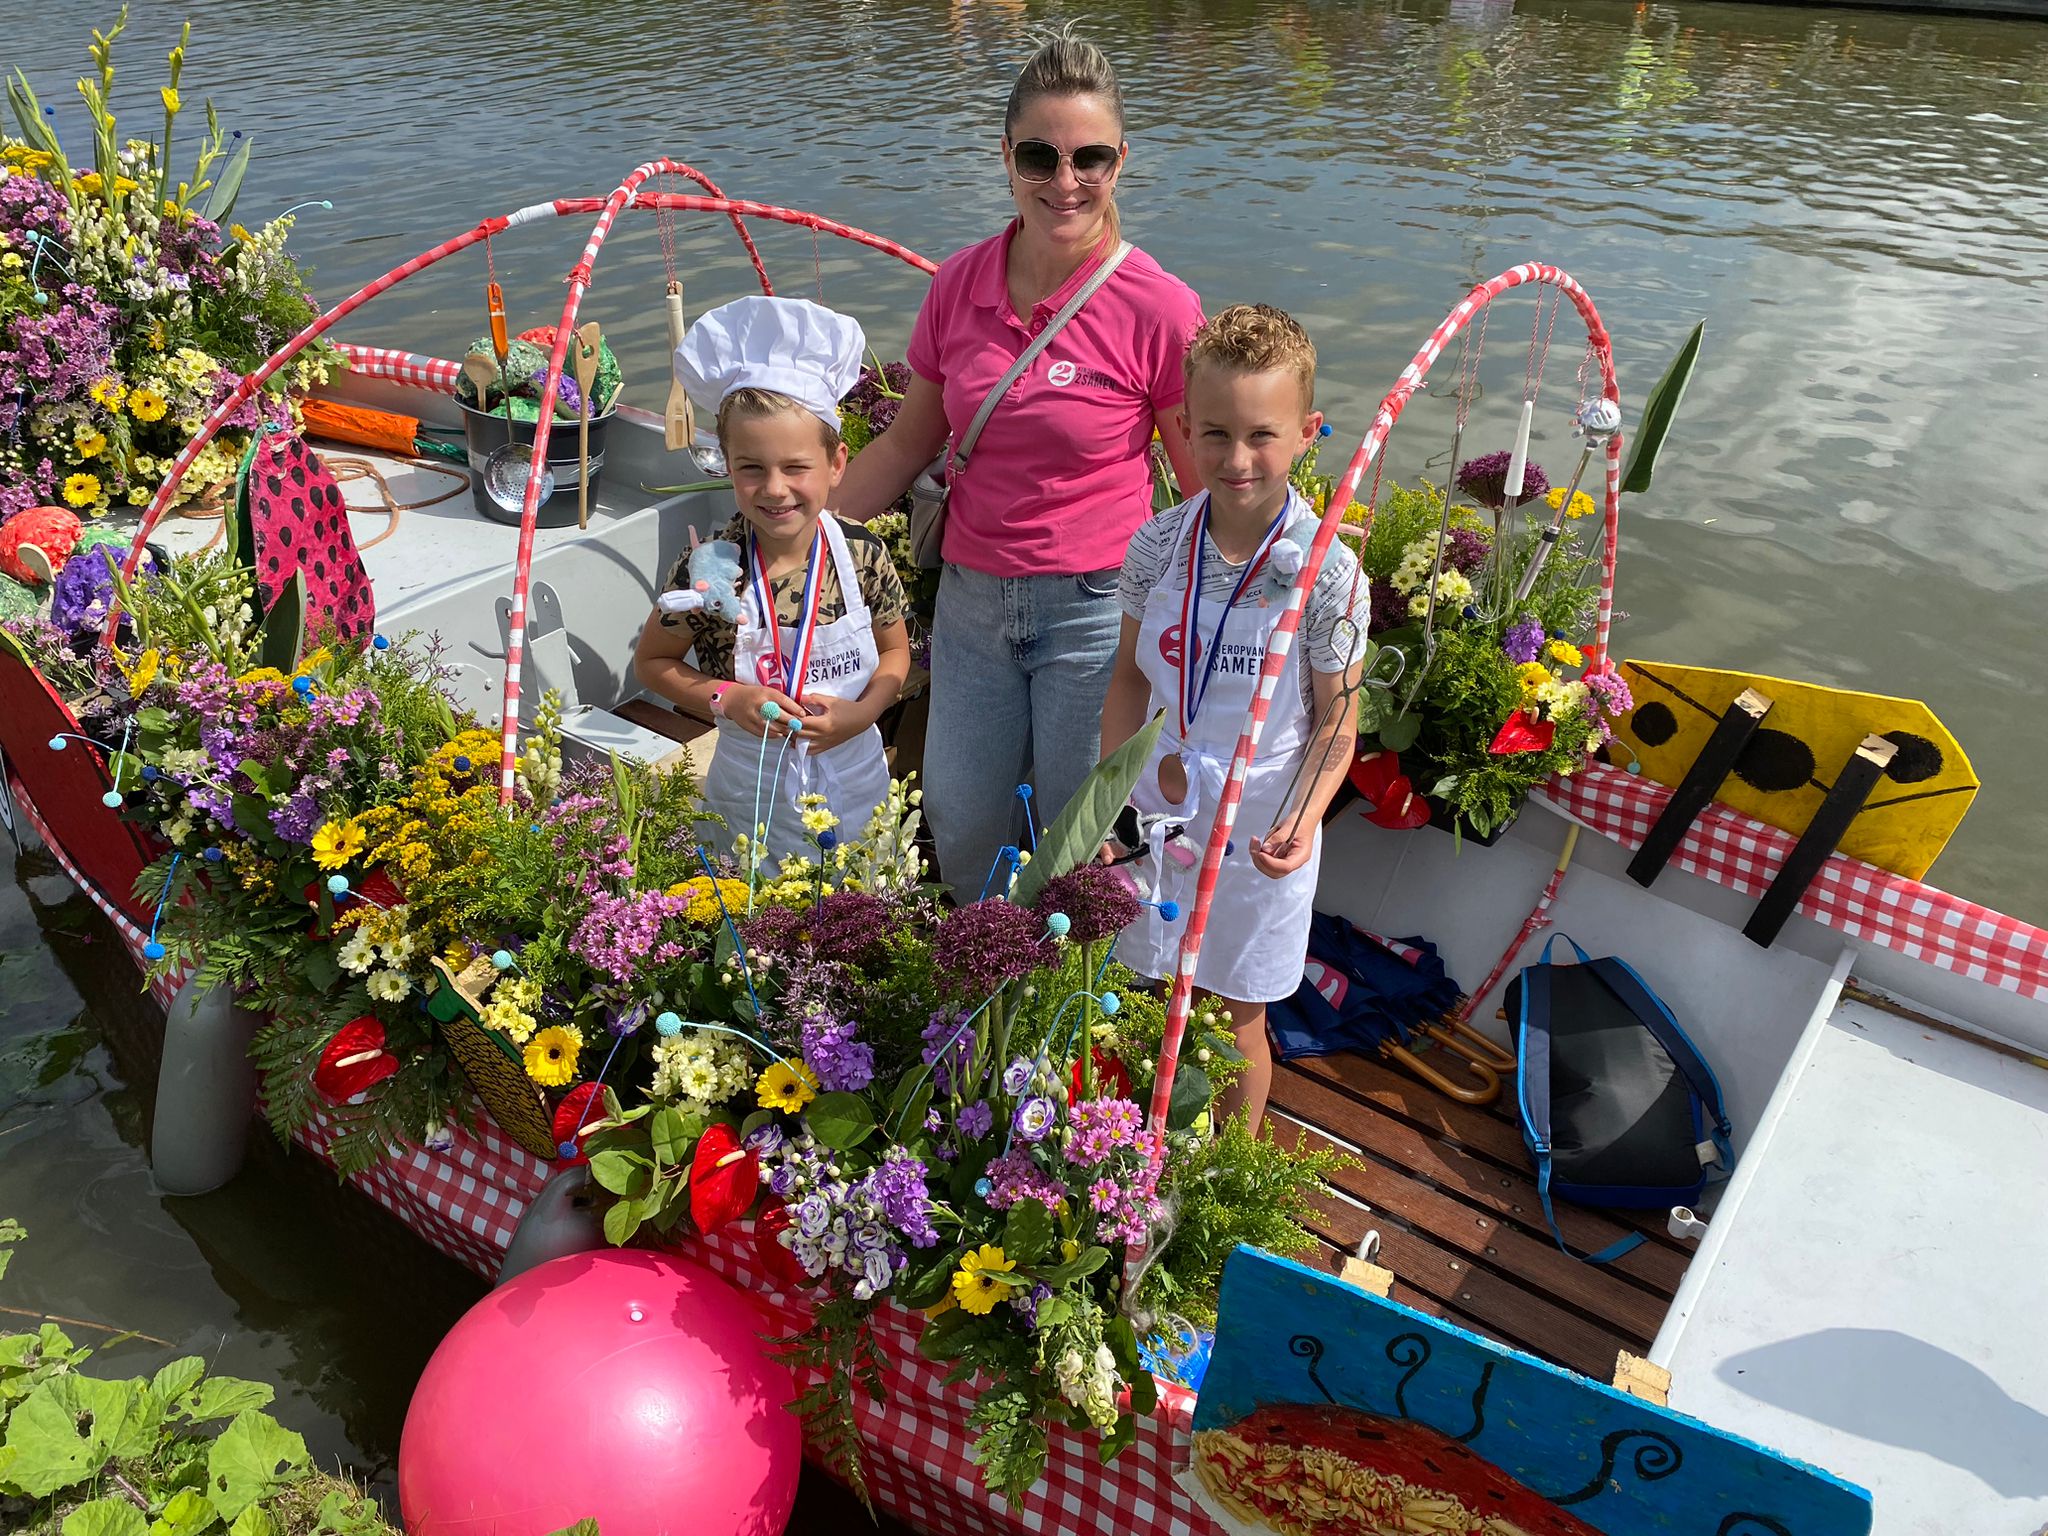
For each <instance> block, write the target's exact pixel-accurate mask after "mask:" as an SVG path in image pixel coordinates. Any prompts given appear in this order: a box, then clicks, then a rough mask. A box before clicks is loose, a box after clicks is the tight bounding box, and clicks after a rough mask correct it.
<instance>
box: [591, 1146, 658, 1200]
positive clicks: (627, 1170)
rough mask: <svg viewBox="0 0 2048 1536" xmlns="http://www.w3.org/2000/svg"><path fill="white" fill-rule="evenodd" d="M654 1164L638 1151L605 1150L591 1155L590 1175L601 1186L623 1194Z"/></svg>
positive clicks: (616, 1193)
mask: <svg viewBox="0 0 2048 1536" xmlns="http://www.w3.org/2000/svg"><path fill="white" fill-rule="evenodd" d="M653 1166H654V1165H653V1164H652V1163H650V1162H649V1161H648V1160H647V1159H646V1158H644V1157H642V1156H641V1155H640V1154H639V1153H637V1152H620V1151H616V1150H611V1151H604V1152H598V1153H595V1154H594V1155H593V1156H592V1157H591V1159H590V1176H591V1177H592V1178H593V1179H595V1180H597V1182H598V1185H599V1187H600V1188H603V1189H608V1190H610V1191H611V1192H612V1193H613V1194H615V1195H623V1194H625V1193H626V1192H627V1191H628V1190H630V1189H632V1187H633V1185H634V1183H635V1182H636V1180H637V1179H638V1178H639V1177H640V1176H641V1175H642V1174H644V1173H646V1172H647V1171H648V1170H650V1169H651V1168H652V1167H653Z"/></svg>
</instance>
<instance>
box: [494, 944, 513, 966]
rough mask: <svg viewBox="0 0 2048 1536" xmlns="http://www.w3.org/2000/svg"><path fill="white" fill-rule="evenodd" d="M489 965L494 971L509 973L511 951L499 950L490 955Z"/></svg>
mask: <svg viewBox="0 0 2048 1536" xmlns="http://www.w3.org/2000/svg"><path fill="white" fill-rule="evenodd" d="M491 965H492V967H493V968H494V969H497V970H500V971H509V970H511V969H512V951H511V950H509V949H500V950H497V951H495V952H493V953H492V955H491Z"/></svg>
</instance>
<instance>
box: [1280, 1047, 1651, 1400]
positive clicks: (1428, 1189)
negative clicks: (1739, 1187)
mask: <svg viewBox="0 0 2048 1536" xmlns="http://www.w3.org/2000/svg"><path fill="white" fill-rule="evenodd" d="M1512 1093H1513V1089H1512V1086H1510V1088H1509V1090H1508V1095H1507V1102H1508V1103H1512ZM1271 1103H1272V1108H1273V1110H1274V1111H1275V1113H1274V1117H1273V1120H1272V1124H1273V1127H1274V1133H1275V1135H1276V1136H1278V1137H1279V1138H1280V1139H1281V1141H1282V1142H1283V1143H1284V1144H1286V1145H1289V1146H1294V1145H1297V1144H1300V1143H1301V1142H1303V1141H1306V1142H1307V1143H1308V1144H1310V1145H1321V1146H1329V1145H1333V1144H1334V1145H1337V1146H1338V1147H1339V1148H1340V1149H1341V1150H1350V1149H1357V1154H1358V1155H1357V1158H1356V1161H1355V1163H1354V1164H1353V1166H1351V1167H1349V1168H1347V1169H1346V1170H1344V1171H1342V1172H1340V1173H1339V1174H1338V1175H1337V1176H1336V1178H1335V1179H1334V1181H1333V1182H1334V1185H1335V1191H1334V1192H1333V1193H1332V1194H1331V1195H1330V1196H1328V1197H1326V1198H1325V1199H1324V1200H1323V1201H1322V1202H1321V1203H1320V1205H1319V1206H1318V1208H1317V1211H1316V1214H1315V1217H1314V1218H1313V1220H1312V1222H1311V1225H1312V1227H1313V1229H1314V1231H1315V1233H1316V1235H1317V1236H1318V1237H1319V1238H1320V1239H1322V1240H1323V1241H1324V1242H1325V1243H1328V1244H1329V1245H1331V1247H1330V1249H1328V1250H1325V1251H1324V1253H1323V1254H1322V1255H1320V1256H1319V1258H1318V1260H1317V1262H1320V1263H1322V1266H1323V1267H1325V1268H1328V1269H1332V1270H1334V1269H1335V1268H1336V1267H1337V1265H1338V1264H1339V1263H1341V1262H1342V1256H1343V1255H1344V1254H1345V1253H1349V1252H1351V1251H1352V1250H1354V1249H1355V1248H1356V1247H1357V1244H1358V1242H1359V1241H1360V1239H1362V1238H1363V1237H1364V1235H1365V1233H1366V1231H1367V1230H1368V1229H1369V1228H1377V1229H1378V1231H1379V1233H1380V1239H1381V1244H1382V1246H1381V1250H1380V1260H1379V1262H1380V1263H1382V1264H1383V1265H1385V1266H1386V1267H1387V1268H1389V1269H1391V1270H1392V1271H1393V1272H1394V1275H1395V1280H1396V1284H1395V1289H1394V1298H1395V1299H1396V1300H1397V1301H1401V1302H1403V1303H1404V1304H1405V1305H1409V1306H1417V1307H1418V1310H1422V1311H1429V1312H1433V1313H1435V1314H1437V1315H1440V1316H1444V1317H1447V1318H1449V1320H1451V1321H1452V1322H1455V1323H1457V1324H1459V1325H1460V1326H1461V1327H1465V1328H1469V1329H1471V1330H1472V1331H1474V1332H1476V1333H1480V1334H1484V1335H1487V1336H1489V1337H1492V1338H1496V1339H1499V1340H1501V1341H1502V1342H1504V1343H1508V1344H1511V1345H1514V1346H1516V1347H1518V1348H1521V1349H1524V1350H1527V1351H1528V1352H1529V1353H1531V1354H1534V1355H1537V1356H1539V1357H1541V1358H1543V1359H1547V1360H1551V1361H1554V1362H1555V1363H1557V1364H1559V1365H1563V1366H1566V1367H1568V1368H1569V1369H1572V1370H1575V1371H1579V1372H1581V1373H1582V1374H1584V1375H1587V1376H1591V1377H1593V1378H1595V1379H1596V1380H1600V1381H1606V1380H1609V1379H1610V1378H1611V1377H1612V1375H1613V1372H1614V1362H1615V1358H1616V1356H1617V1355H1618V1354H1619V1353H1621V1352H1622V1351H1624V1350H1626V1351H1629V1352H1632V1353H1638V1354H1640V1353H1642V1352H1643V1351H1644V1350H1646V1349H1647V1348H1648V1346H1649V1344H1650V1343H1651V1341H1652V1340H1653V1339H1654V1338H1655V1337H1656V1333H1657V1330H1658V1328H1659V1327H1660V1326H1661V1325H1662V1322H1663V1319H1664V1314H1665V1313H1666V1312H1667V1311H1668V1310H1669V1308H1670V1304H1671V1297H1672V1294H1673V1293H1674V1292H1675V1291H1676V1290H1677V1287H1678V1283H1679V1281H1680V1279H1681V1278H1682V1277H1683V1275H1684V1272H1685V1267H1686V1264H1687V1262H1688V1261H1689V1258H1690V1252H1689V1246H1688V1245H1684V1244H1681V1243H1679V1242H1678V1241H1677V1240H1675V1239H1673V1238H1671V1237H1670V1236H1669V1235H1668V1234H1667V1233H1666V1232H1665V1231H1664V1229H1663V1224H1662V1223H1663V1218H1662V1213H1659V1212H1622V1211H1615V1212H1595V1211H1589V1210H1583V1209H1579V1208H1576V1207H1569V1206H1559V1207H1558V1217H1559V1224H1560V1226H1561V1227H1562V1228H1563V1230H1564V1233H1565V1237H1566V1240H1567V1241H1569V1242H1572V1243H1573V1244H1574V1245H1576V1246H1579V1247H1581V1248H1592V1247H1598V1246H1604V1245H1605V1244H1607V1243H1609V1242H1612V1241H1613V1240H1614V1239H1615V1238H1617V1237H1619V1236H1622V1235H1623V1234H1624V1233H1627V1232H1629V1231H1640V1232H1642V1233H1643V1234H1644V1236H1645V1237H1646V1238H1648V1239H1649V1241H1647V1242H1645V1243H1644V1244H1643V1245H1642V1246H1640V1247H1639V1248H1637V1249H1636V1250H1635V1252H1634V1253H1632V1254H1629V1255H1628V1256H1626V1257H1625V1258H1624V1259H1622V1260H1621V1261H1619V1262H1618V1263H1615V1264H1611V1265H1594V1264H1586V1263H1582V1262H1580V1261H1579V1260H1577V1259H1574V1258H1572V1257H1570V1256H1569V1255H1567V1254H1566V1253H1564V1252H1563V1251H1562V1250H1561V1249H1560V1248H1559V1247H1558V1246H1557V1243H1556V1240H1555V1238H1554V1236H1553V1235H1552V1233H1551V1231H1550V1229H1549V1227H1548V1225H1547V1224H1546V1223H1545V1222H1544V1219H1543V1212H1542V1208H1541V1205H1540V1203H1539V1201H1538V1199H1537V1195H1536V1187H1535V1183H1534V1180H1533V1178H1532V1171H1531V1169H1530V1165H1529V1159H1528V1154H1527V1152H1526V1151H1525V1150H1524V1148H1523V1146H1522V1139H1521V1131H1520V1128H1519V1126H1518V1125H1517V1124H1516V1123H1515V1122H1514V1121H1513V1120H1511V1119H1510V1118H1508V1110H1507V1109H1506V1108H1505V1107H1504V1106H1502V1105H1496V1106H1491V1107H1488V1108H1485V1109H1479V1108H1474V1107H1472V1106H1469V1105H1464V1104H1459V1103H1457V1102H1455V1101H1453V1100H1450V1099H1447V1098H1444V1097H1443V1096H1441V1095H1439V1094H1437V1093H1434V1092H1432V1091H1431V1090H1429V1089H1427V1088H1425V1087H1423V1086H1422V1085H1421V1084H1419V1083H1413V1082H1411V1081H1410V1080H1409V1079H1407V1078H1406V1077H1404V1076H1402V1075H1400V1074H1398V1073H1396V1072H1394V1071H1393V1070H1391V1069H1390V1068H1388V1067H1386V1066H1384V1065H1383V1064H1381V1063H1379V1062H1377V1061H1374V1060H1370V1059H1368V1058H1365V1057H1362V1056H1358V1055H1355V1054H1346V1055H1341V1056H1330V1057H1317V1058H1310V1059H1306V1060H1302V1061H1296V1062H1292V1063H1287V1064H1284V1065H1282V1066H1280V1067H1278V1068H1277V1069H1276V1071H1275V1074H1274V1081H1273V1092H1272V1100H1271ZM1297 1122H1298V1123H1297ZM1418 1298H1420V1301H1421V1302H1422V1303H1423V1304H1421V1305H1418Z"/></svg>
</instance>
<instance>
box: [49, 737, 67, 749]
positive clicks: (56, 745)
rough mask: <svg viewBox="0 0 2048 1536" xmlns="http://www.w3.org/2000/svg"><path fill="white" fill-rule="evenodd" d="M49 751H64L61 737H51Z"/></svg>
mask: <svg viewBox="0 0 2048 1536" xmlns="http://www.w3.org/2000/svg"><path fill="white" fill-rule="evenodd" d="M50 750H51V751H52V752H62V751H63V750H64V738H63V737H62V736H52V737H51V738H50Z"/></svg>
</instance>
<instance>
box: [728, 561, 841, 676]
mask: <svg viewBox="0 0 2048 1536" xmlns="http://www.w3.org/2000/svg"><path fill="white" fill-rule="evenodd" d="M747 549H748V552H749V553H750V555H751V556H752V559H751V561H750V562H749V563H750V564H751V566H752V569H753V587H754V602H755V604H756V605H757V606H758V607H759V609H760V612H761V622H762V623H763V624H765V625H766V626H767V628H768V635H769V638H770V640H772V641H773V643H774V646H775V649H774V651H773V652H772V653H770V654H768V655H765V656H763V657H762V658H761V659H760V660H759V661H758V662H756V663H755V665H754V675H755V676H756V677H757V678H758V679H759V680H760V682H761V685H762V686H763V687H764V688H780V689H781V690H782V691H783V692H784V693H786V694H788V695H789V696H790V697H791V698H792V699H794V700H796V701H797V703H799V704H801V703H803V701H804V674H805V673H806V672H808V671H809V670H810V664H811V637H812V635H814V634H815V633H816V632H817V628H818V602H819V596H820V594H819V591H818V586H819V581H818V574H819V572H820V571H821V570H822V569H823V568H824V549H825V530H824V529H823V528H819V529H817V530H815V531H814V532H813V533H812V535H811V554H810V561H809V564H808V565H807V566H806V567H805V570H804V596H803V604H802V607H801V609H800V610H799V611H800V614H801V616H800V617H799V618H798V620H797V627H796V639H795V641H794V642H792V644H791V645H790V654H789V659H788V660H787V661H785V660H784V659H783V655H782V621H781V620H780V619H778V618H777V617H776V615H775V592H774V589H773V588H772V587H771V586H770V585H769V581H768V565H767V562H766V561H765V560H763V559H762V558H761V544H760V541H759V540H758V539H756V538H755V537H754V535H753V534H752V533H751V532H749V533H748V535H747Z"/></svg>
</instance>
